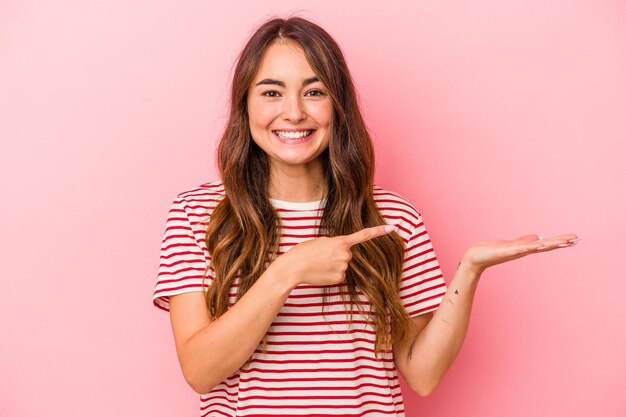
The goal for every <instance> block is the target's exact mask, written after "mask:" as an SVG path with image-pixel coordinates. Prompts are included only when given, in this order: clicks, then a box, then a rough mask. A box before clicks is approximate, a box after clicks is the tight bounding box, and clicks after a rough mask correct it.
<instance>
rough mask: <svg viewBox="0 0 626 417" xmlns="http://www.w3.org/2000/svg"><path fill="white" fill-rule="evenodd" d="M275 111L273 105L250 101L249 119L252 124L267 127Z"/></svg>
mask: <svg viewBox="0 0 626 417" xmlns="http://www.w3.org/2000/svg"><path fill="white" fill-rule="evenodd" d="M274 114H275V111H274V110H273V108H272V106H269V105H259V104H258V103H254V102H250V103H248V120H249V121H250V126H256V127H258V128H265V127H266V126H267V125H268V124H269V123H270V122H271V121H272V120H273V119H274Z"/></svg>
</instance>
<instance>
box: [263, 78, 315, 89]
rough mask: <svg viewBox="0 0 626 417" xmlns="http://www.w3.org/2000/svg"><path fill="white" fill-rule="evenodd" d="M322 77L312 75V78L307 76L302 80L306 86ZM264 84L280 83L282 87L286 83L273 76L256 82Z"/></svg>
mask: <svg viewBox="0 0 626 417" xmlns="http://www.w3.org/2000/svg"><path fill="white" fill-rule="evenodd" d="M319 80H320V79H319V78H317V77H311V78H307V79H306V80H304V81H302V85H303V86H306V85H309V84H312V83H314V82H317V81H319ZM263 84H269V85H278V86H281V87H283V88H284V87H285V83H284V82H283V81H279V80H272V79H271V78H265V79H264V80H261V81H259V82H258V83H256V85H263Z"/></svg>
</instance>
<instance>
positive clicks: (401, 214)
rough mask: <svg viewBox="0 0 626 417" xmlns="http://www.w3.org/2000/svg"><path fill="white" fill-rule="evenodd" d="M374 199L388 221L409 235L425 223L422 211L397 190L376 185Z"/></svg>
mask: <svg viewBox="0 0 626 417" xmlns="http://www.w3.org/2000/svg"><path fill="white" fill-rule="evenodd" d="M374 201H375V202H376V206H377V207H378V210H379V211H380V214H381V215H382V216H383V218H384V219H385V220H386V221H387V223H389V224H394V225H396V226H398V227H399V229H400V230H404V231H405V233H408V234H409V235H410V234H411V233H412V232H413V230H415V229H417V228H418V227H420V226H421V225H422V224H423V223H422V215H421V213H420V212H419V211H418V210H417V209H416V208H415V206H414V205H413V204H411V202H410V201H408V200H407V199H406V198H404V197H403V196H402V195H400V194H399V193H397V192H395V191H391V190H388V189H385V188H383V187H380V186H378V185H374ZM403 237H404V236H403Z"/></svg>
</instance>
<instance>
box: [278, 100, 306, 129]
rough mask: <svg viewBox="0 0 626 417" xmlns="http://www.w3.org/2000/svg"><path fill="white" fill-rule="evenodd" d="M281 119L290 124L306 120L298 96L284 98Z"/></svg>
mask: <svg viewBox="0 0 626 417" xmlns="http://www.w3.org/2000/svg"><path fill="white" fill-rule="evenodd" d="M283 119H285V120H288V121H290V122H292V123H297V122H300V121H302V120H304V119H306V112H305V110H304V106H303V105H302V100H301V99H300V97H298V96H295V97H294V96H285V100H284V105H283Z"/></svg>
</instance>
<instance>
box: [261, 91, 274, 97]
mask: <svg viewBox="0 0 626 417" xmlns="http://www.w3.org/2000/svg"><path fill="white" fill-rule="evenodd" d="M261 95H262V96H265V97H278V91H274V90H269V91H264V92H263V93H261Z"/></svg>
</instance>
